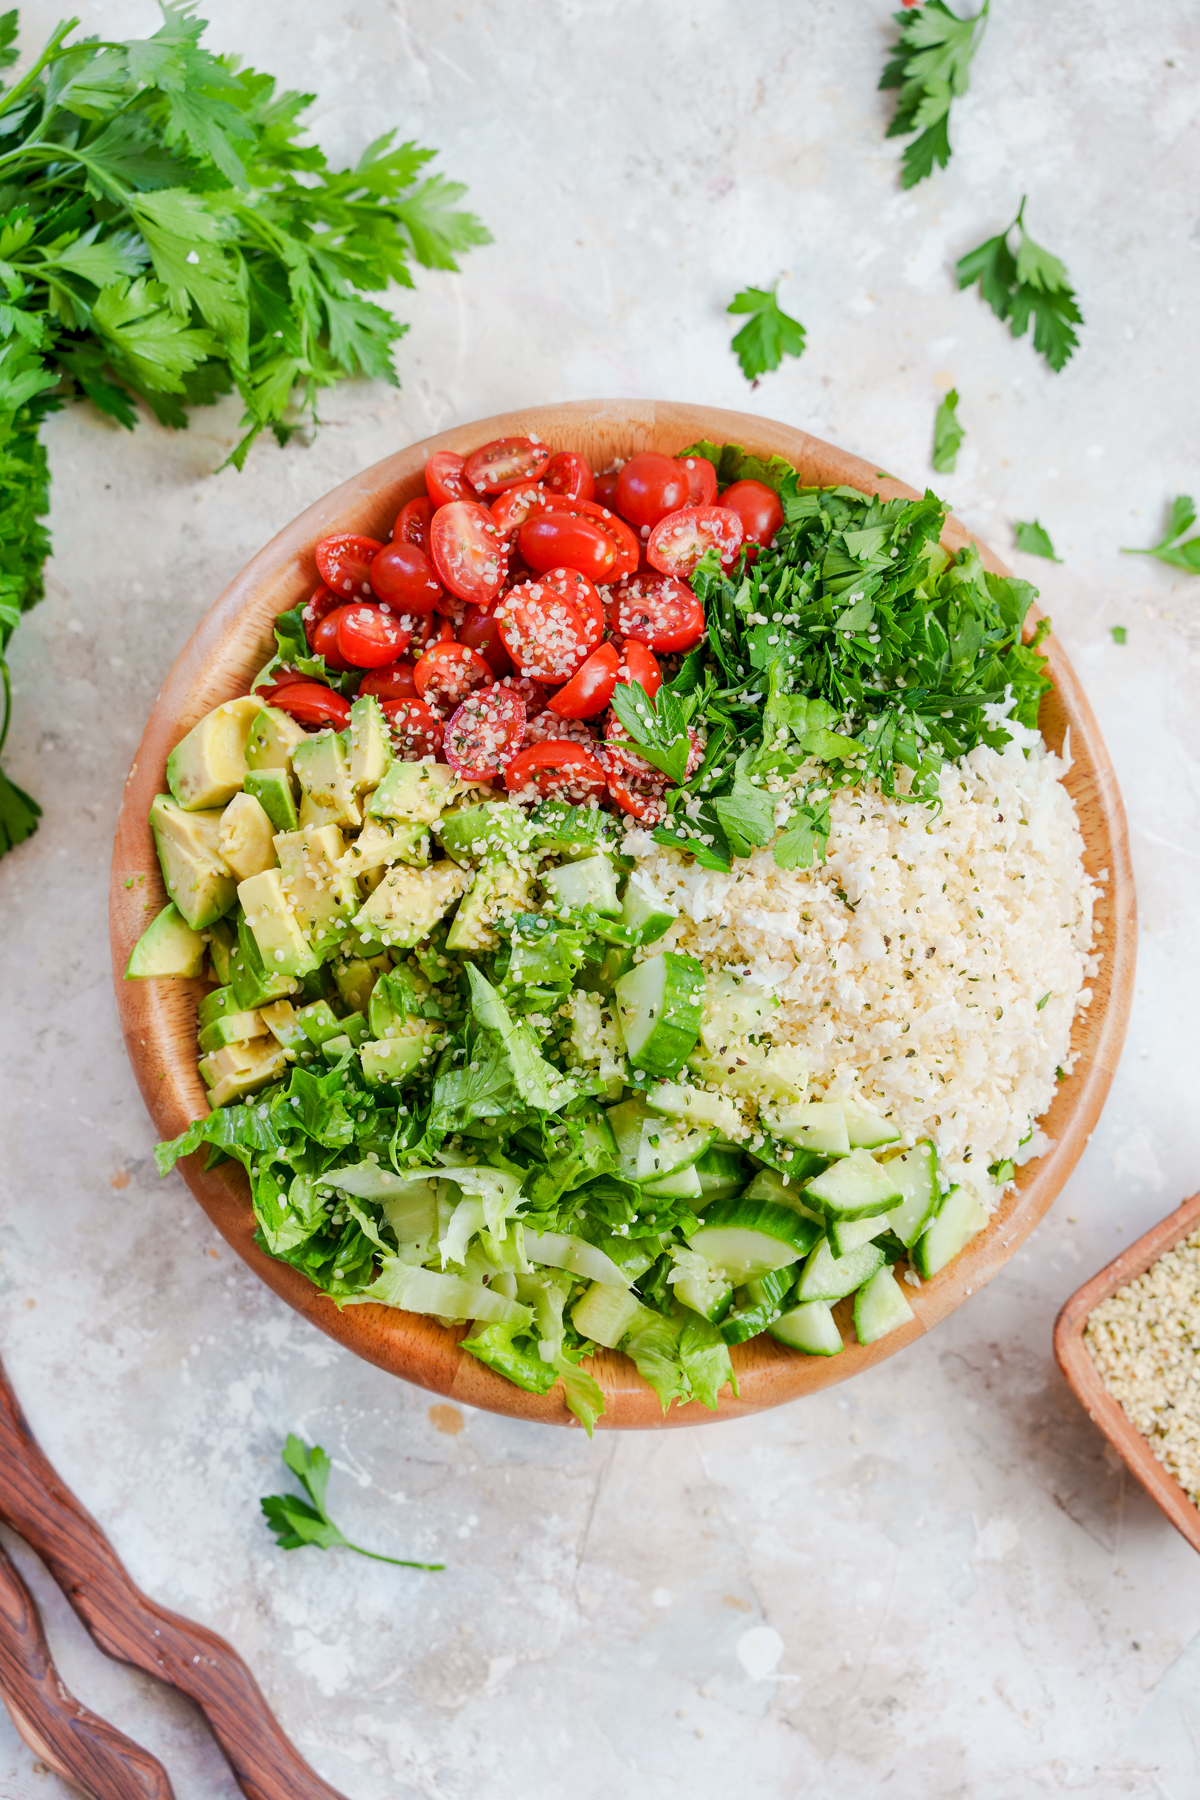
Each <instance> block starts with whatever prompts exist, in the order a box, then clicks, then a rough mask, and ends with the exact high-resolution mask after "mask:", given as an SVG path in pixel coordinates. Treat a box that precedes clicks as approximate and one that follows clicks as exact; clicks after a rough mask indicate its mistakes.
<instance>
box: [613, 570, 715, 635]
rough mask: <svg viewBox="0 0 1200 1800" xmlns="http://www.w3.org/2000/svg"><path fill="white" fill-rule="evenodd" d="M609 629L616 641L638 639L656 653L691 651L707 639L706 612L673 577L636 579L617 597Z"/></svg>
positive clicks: (636, 577)
mask: <svg viewBox="0 0 1200 1800" xmlns="http://www.w3.org/2000/svg"><path fill="white" fill-rule="evenodd" d="M609 625H610V626H611V628H612V631H613V633H614V635H615V636H616V637H622V638H638V639H640V641H641V642H642V643H643V644H649V646H650V648H651V649H652V650H664V651H665V650H690V649H691V647H692V645H693V644H698V643H699V642H700V639H701V638H702V637H703V636H704V629H705V628H704V608H703V607H702V606H701V604H700V602H699V600H698V599H697V598H696V596H695V594H694V593H693V592H692V590H691V588H690V587H688V585H687V583H686V582H684V581H677V580H676V579H675V577H674V576H673V575H655V574H653V573H651V574H649V575H635V576H634V578H633V580H632V581H623V582H622V583H621V585H620V587H619V588H618V589H617V590H616V592H615V593H614V595H613V601H612V606H611V608H610V609H609Z"/></svg>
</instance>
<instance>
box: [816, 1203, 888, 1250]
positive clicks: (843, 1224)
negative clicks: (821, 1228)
mask: <svg viewBox="0 0 1200 1800" xmlns="http://www.w3.org/2000/svg"><path fill="white" fill-rule="evenodd" d="M891 1220H892V1215H891V1213H878V1214H877V1215H876V1217H875V1218H873V1219H830V1220H829V1221H828V1223H827V1225H826V1235H827V1237H828V1238H829V1248H830V1249H831V1250H832V1251H833V1254H834V1255H835V1256H848V1255H849V1254H850V1252H851V1250H857V1249H858V1248H859V1247H860V1245H862V1244H869V1243H870V1242H871V1241H872V1239H873V1238H877V1237H882V1235H883V1233H884V1232H885V1231H888V1230H890V1229H891Z"/></svg>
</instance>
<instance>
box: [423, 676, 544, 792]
mask: <svg viewBox="0 0 1200 1800" xmlns="http://www.w3.org/2000/svg"><path fill="white" fill-rule="evenodd" d="M524 736H525V702H524V701H523V700H522V698H521V696H520V695H519V694H514V693H513V691H512V689H511V688H500V687H494V688H488V689H487V691H486V692H485V693H478V694H468V695H467V697H466V699H465V700H464V701H463V703H462V705H461V706H460V707H459V709H458V711H457V712H456V713H454V714H452V716H451V718H450V722H449V724H448V725H447V726H446V736H445V742H444V745H443V748H444V750H445V753H446V761H447V762H448V763H449V764H450V767H451V768H452V769H454V770H455V771H456V772H457V773H458V774H459V775H465V776H466V778H467V780H468V781H492V780H494V779H495V777H496V776H497V775H499V773H500V771H501V769H502V768H504V767H505V765H506V764H507V763H510V762H511V761H512V759H513V757H514V756H515V755H516V753H517V751H518V750H519V749H520V748H521V739H522V738H523V737H524Z"/></svg>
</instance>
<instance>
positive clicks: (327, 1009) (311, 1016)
mask: <svg viewBox="0 0 1200 1800" xmlns="http://www.w3.org/2000/svg"><path fill="white" fill-rule="evenodd" d="M296 1023H297V1024H298V1025H299V1027H300V1029H301V1030H302V1031H303V1033H304V1035H305V1037H306V1038H307V1039H308V1041H309V1043H310V1044H311V1045H312V1046H313V1048H314V1050H319V1049H320V1048H321V1045H322V1044H324V1043H327V1042H328V1040H329V1039H330V1038H332V1037H337V1036H338V1034H339V1033H340V1032H342V1031H344V1030H345V1026H344V1025H343V1023H342V1021H341V1020H340V1019H339V1018H338V1016H337V1014H336V1013H335V1012H334V1010H333V1008H332V1006H330V1004H329V1002H328V1000H314V1001H313V1002H312V1003H311V1005H309V1006H302V1007H300V1008H299V1010H298V1011H297V1013H296Z"/></svg>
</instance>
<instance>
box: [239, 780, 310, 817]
mask: <svg viewBox="0 0 1200 1800" xmlns="http://www.w3.org/2000/svg"><path fill="white" fill-rule="evenodd" d="M246 792H247V793H248V794H252V795H253V796H254V798H255V799H256V800H257V801H258V804H259V805H260V806H261V807H262V809H263V811H264V812H265V813H266V815H267V817H268V819H270V821H271V826H272V829H273V830H275V831H295V829H296V827H297V825H298V824H299V823H300V819H299V816H298V814H297V812H296V802H295V799H294V798H293V796H292V784H291V780H290V778H289V776H288V774H287V772H286V770H284V769H248V770H247V772H246Z"/></svg>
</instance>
